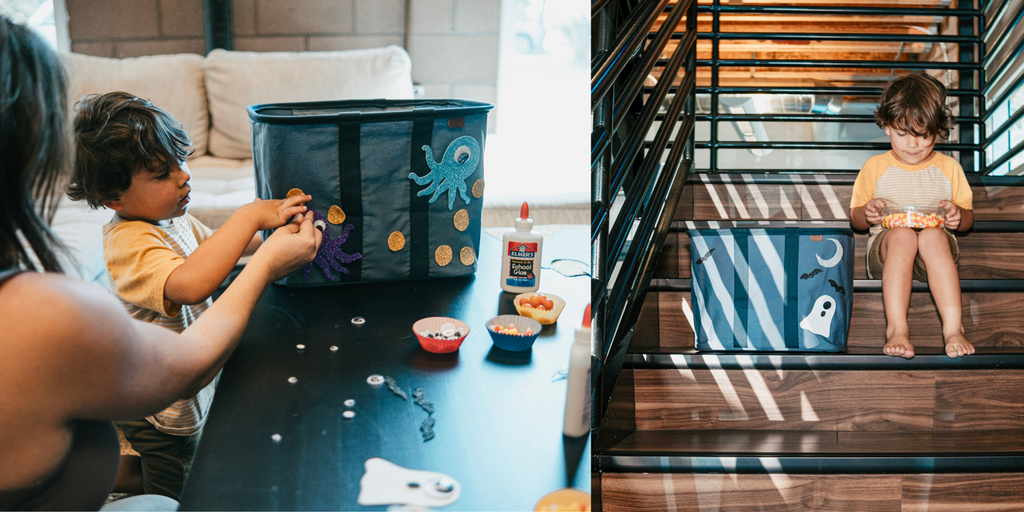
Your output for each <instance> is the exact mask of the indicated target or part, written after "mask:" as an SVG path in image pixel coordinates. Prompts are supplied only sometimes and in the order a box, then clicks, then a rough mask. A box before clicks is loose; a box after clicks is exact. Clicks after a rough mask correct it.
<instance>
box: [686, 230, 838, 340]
mask: <svg viewBox="0 0 1024 512" xmlns="http://www.w3.org/2000/svg"><path fill="white" fill-rule="evenodd" d="M689 234H690V254H691V258H692V265H691V276H692V284H691V298H692V301H693V323H694V333H695V335H696V336H695V339H696V341H695V344H696V348H697V349H698V350H725V351H821V352H841V351H844V350H846V336H847V332H848V330H849V325H850V314H851V312H852V309H853V257H854V251H853V247H854V246H853V232H852V231H851V230H849V229H797V228H784V229H701V230H691V231H690V233H689Z"/></svg>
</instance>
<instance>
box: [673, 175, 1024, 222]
mask: <svg viewBox="0 0 1024 512" xmlns="http://www.w3.org/2000/svg"><path fill="white" fill-rule="evenodd" d="M731 179H732V181H733V183H704V182H701V181H700V180H694V181H691V182H689V183H687V185H686V188H685V189H684V190H683V196H682V198H681V199H680V202H679V206H678V207H677V208H676V214H675V217H674V219H675V220H848V219H849V215H850V199H851V198H852V197H853V185H847V184H843V185H833V184H829V183H818V182H816V181H815V177H813V176H802V177H796V176H794V177H793V179H800V180H802V181H803V182H802V183H794V184H786V185H780V184H773V183H768V184H754V183H744V179H743V176H742V175H740V176H734V177H732V178H731ZM971 190H972V192H973V193H974V205H973V206H974V218H975V220H981V221H994V220H1013V221H1019V220H1024V187H1017V186H1012V187H1007V186H986V185H975V186H973V187H971Z"/></svg>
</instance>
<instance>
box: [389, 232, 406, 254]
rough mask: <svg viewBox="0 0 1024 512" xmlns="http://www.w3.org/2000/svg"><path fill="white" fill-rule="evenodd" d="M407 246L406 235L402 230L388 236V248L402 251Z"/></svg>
mask: <svg viewBox="0 0 1024 512" xmlns="http://www.w3.org/2000/svg"><path fill="white" fill-rule="evenodd" d="M403 247H405V235H403V234H402V232H401V231H395V232H394V233H391V236H389V237H388V249H391V250H392V251H401V250H402V248H403Z"/></svg>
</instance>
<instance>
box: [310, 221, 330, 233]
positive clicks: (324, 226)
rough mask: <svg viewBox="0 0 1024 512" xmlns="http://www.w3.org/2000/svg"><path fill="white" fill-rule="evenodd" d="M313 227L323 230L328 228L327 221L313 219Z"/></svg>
mask: <svg viewBox="0 0 1024 512" xmlns="http://www.w3.org/2000/svg"><path fill="white" fill-rule="evenodd" d="M313 227H314V228H317V229H319V230H320V231H321V232H323V231H324V230H326V229H327V223H326V222H324V221H322V220H320V219H317V220H314V221H313Z"/></svg>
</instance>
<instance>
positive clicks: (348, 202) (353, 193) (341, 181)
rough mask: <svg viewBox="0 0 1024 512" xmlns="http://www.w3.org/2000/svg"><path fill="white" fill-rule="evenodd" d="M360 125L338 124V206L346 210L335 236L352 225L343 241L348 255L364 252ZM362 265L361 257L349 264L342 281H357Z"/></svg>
mask: <svg viewBox="0 0 1024 512" xmlns="http://www.w3.org/2000/svg"><path fill="white" fill-rule="evenodd" d="M359 125H360V122H359V121H342V122H340V123H338V189H339V190H338V195H339V198H340V199H341V205H339V206H341V209H342V211H344V212H345V222H343V223H342V224H341V225H340V226H338V227H337V228H338V229H339V231H338V233H337V235H338V236H340V235H341V230H343V229H344V228H345V225H347V224H352V226H353V227H354V229H353V230H352V231H351V232H350V233H349V236H348V240H346V241H345V252H347V253H349V254H355V253H359V254H362V252H363V190H362V188H363V187H362V183H363V182H362V178H361V173H360V168H359V165H360V164H359ZM362 268H363V260H362V259H358V260H355V261H353V262H352V263H349V264H348V274H341V281H359V279H360V274H361V273H362Z"/></svg>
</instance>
